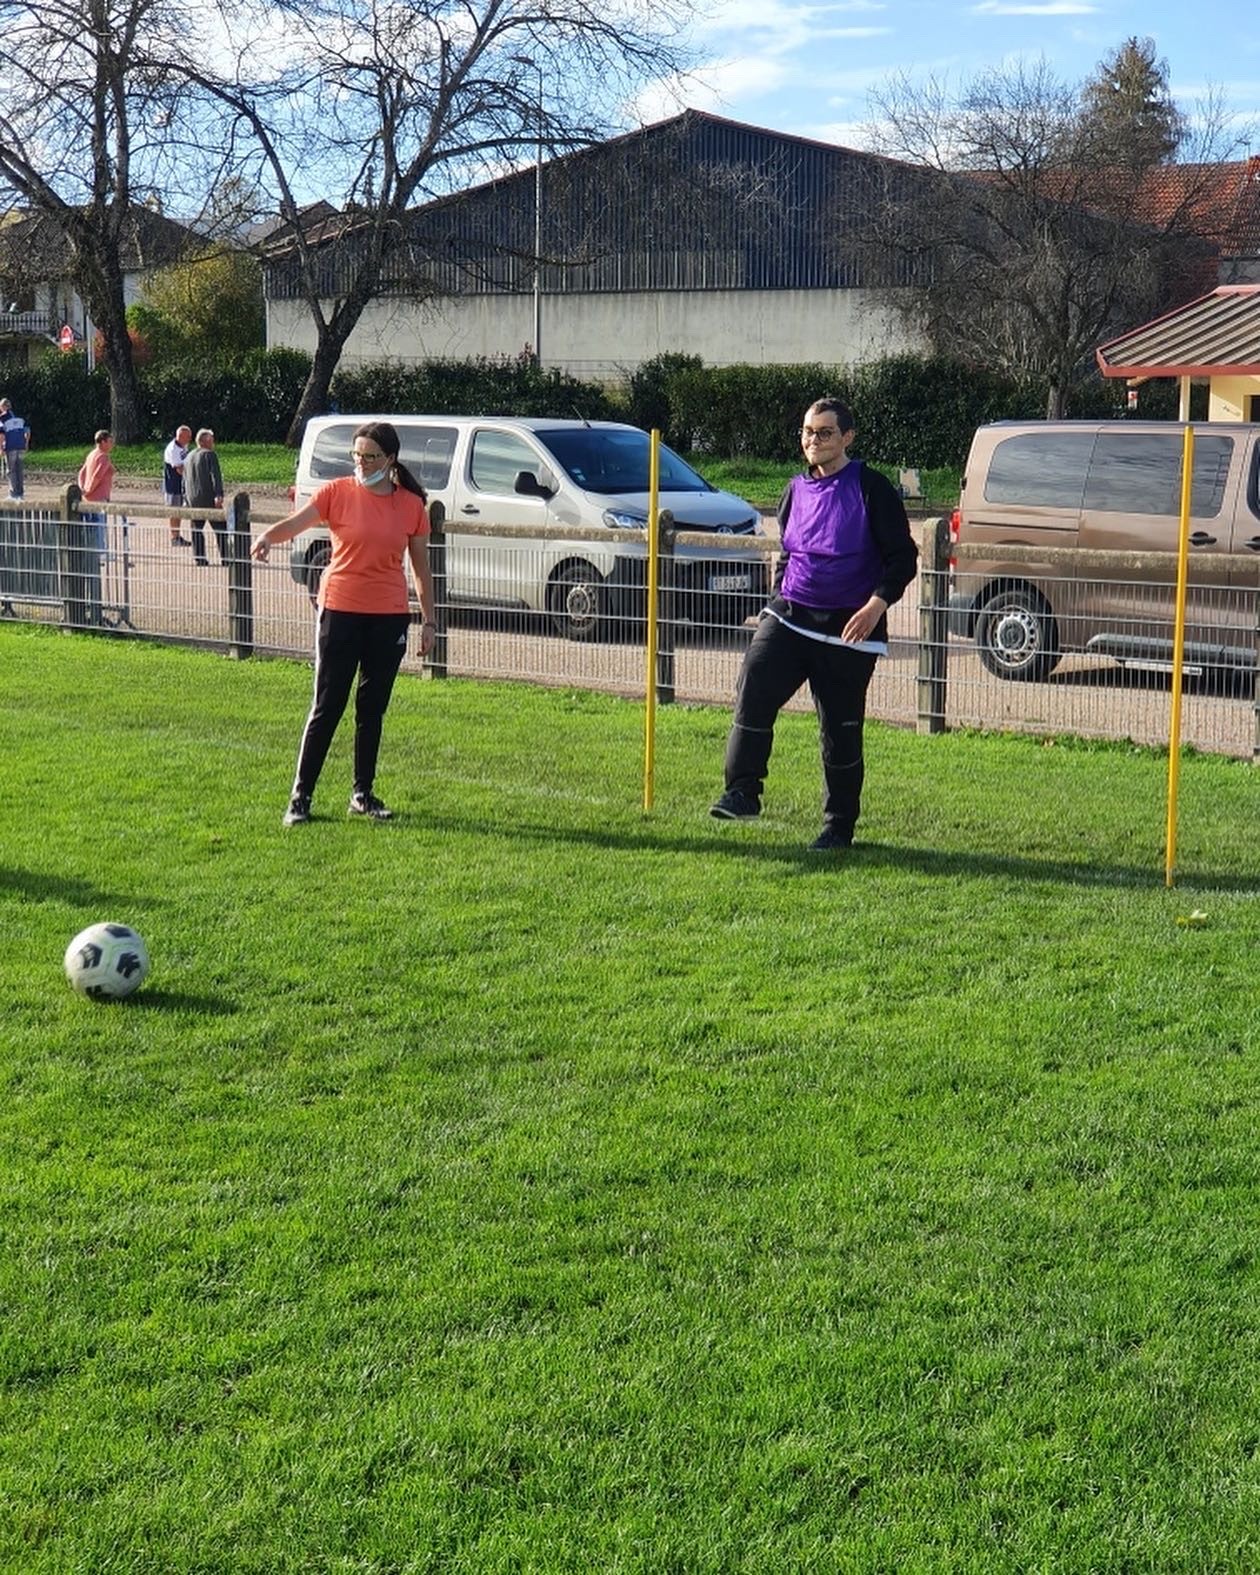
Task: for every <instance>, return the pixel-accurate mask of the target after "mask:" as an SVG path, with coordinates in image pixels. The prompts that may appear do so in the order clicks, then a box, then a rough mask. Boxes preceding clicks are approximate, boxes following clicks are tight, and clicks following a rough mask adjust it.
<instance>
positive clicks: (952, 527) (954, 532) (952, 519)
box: [949, 509, 962, 574]
mask: <svg viewBox="0 0 1260 1575" xmlns="http://www.w3.org/2000/svg"><path fill="white" fill-rule="evenodd" d="M961 529H962V510H961V509H955V510H954V512H953V513H952V514H951V515H950V516H949V539H950V541H951V542H955V541H957V540H958V533H959V531H960V530H961ZM957 567H958V559H957V558H954V557H951V558H950V560H949V572H950V573H951V574H952V573H953V572H954V570H955V569H956V568H957Z"/></svg>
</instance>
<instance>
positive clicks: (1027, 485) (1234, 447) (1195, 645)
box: [949, 421, 1260, 679]
mask: <svg viewBox="0 0 1260 1575" xmlns="http://www.w3.org/2000/svg"><path fill="white" fill-rule="evenodd" d="M1184 434H1185V427H1184V425H1183V424H1181V423H1180V422H1171V421H1037V422H1032V421H1002V422H996V423H994V424H993V425H991V426H985V427H980V428H979V430H978V431H977V432H976V435H975V437H974V439H973V440H972V445H971V453H970V455H969V457H968V460H967V470H966V473H965V475H964V477H963V485H962V498H961V501H960V504H959V511H958V515H957V519H956V539H957V540H958V541H959V542H960V543H961V542H979V543H992V545H993V556H992V558H991V559H989V558H987V557H986V558H985V559H984V560H983V561H977V560H974V559H970V558H969V559H966V560H962V561H960V562H959V563H958V564H957V565H956V569H955V573H954V576H953V581H952V587H951V595H950V601H949V609H950V629H951V632H952V633H955V634H959V635H963V636H966V637H969V638H974V639H975V642H976V646H977V649H978V652H979V656H980V660H981V661H982V662H983V663H984V665H985V667H986V668H988V670H989V671H990V672H992V673H995V674H997V676H998V677H999V678H1012V679H1015V678H1023V679H1041V678H1044V677H1046V675H1047V674H1048V673H1050V672H1051V671H1053V669H1054V668H1055V666H1056V665H1057V664H1058V662H1059V660H1060V658H1061V657H1062V656H1063V655H1064V654H1065V653H1066V652H1069V651H1084V652H1087V653H1089V654H1091V655H1099V656H1109V657H1111V658H1113V659H1114V660H1116V661H1118V662H1122V663H1129V664H1133V665H1141V666H1144V667H1155V668H1165V667H1169V666H1171V662H1172V649H1173V612H1174V601H1175V593H1174V582H1175V578H1176V576H1175V573H1170V571H1169V568H1168V566H1167V564H1166V563H1165V564H1163V565H1150V566H1146V565H1140V564H1138V565H1135V564H1133V563H1129V564H1126V565H1125V566H1123V567H1122V568H1115V567H1111V568H1105V567H1104V568H1094V567H1091V568H1088V569H1079V568H1069V567H1065V566H1063V565H1053V564H1050V563H1048V562H1035V561H1034V562H1030V561H1027V559H1028V554H1027V553H1026V552H1024V553H1021V554H1020V555H1019V556H1020V559H1021V560H1023V561H1018V562H1017V561H1015V560H1014V558H1007V559H1005V560H1004V559H1003V557H1002V553H1001V548H1002V547H1003V546H1016V545H1017V546H1020V547H1023V548H1028V547H1034V548H1035V547H1043V548H1050V547H1092V548H1098V549H1104V550H1109V551H1112V552H1142V553H1155V552H1165V553H1175V552H1176V551H1177V547H1178V535H1179V530H1180V514H1181V462H1182V452H1183V445H1184ZM1258 463H1260V426H1253V425H1249V424H1247V423H1244V422H1237V423H1233V422H1229V423H1227V422H1212V423H1210V424H1204V425H1199V424H1196V425H1195V433H1194V477H1193V483H1192V487H1191V495H1190V542H1189V553H1190V562H1189V569H1190V576H1189V587H1188V592H1187V606H1186V647H1185V662H1186V666H1187V669H1188V670H1191V671H1194V670H1198V671H1203V670H1205V669H1207V668H1221V667H1225V668H1243V667H1247V668H1250V667H1252V666H1254V664H1255V660H1256V629H1255V613H1254V601H1252V602H1251V604H1250V609H1249V610H1248V611H1246V612H1244V611H1243V610H1242V608H1243V604H1244V602H1245V601H1246V598H1245V596H1244V595H1243V594H1242V591H1243V587H1250V588H1251V589H1252V591H1253V592H1254V589H1255V586H1256V583H1257V571H1256V559H1257V557H1258V556H1260V482H1258V476H1257V467H1258ZM1087 576H1088V577H1087Z"/></svg>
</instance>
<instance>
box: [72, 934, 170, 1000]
mask: <svg viewBox="0 0 1260 1575" xmlns="http://www.w3.org/2000/svg"><path fill="white" fill-rule="evenodd" d="M148 972H149V952H148V948H147V947H146V946H145V944H144V941H143V939H142V938H141V937H140V936H139V935H137V934H136V932H135V931H134V930H133V929H132V928H131V927H130V926H129V925H126V924H89V925H88V927H87V929H86V930H81V931H80V932H79V934H78V935H76V936H75V938H74V939H73V940H72V941H71V942H70V944H69V946H67V947H66V978H67V979H69V981H70V983H71V984H72V985H73V986H74V987H75V989H76V990H77V991H78V992H79V994H80V995H86V996H88V997H90V999H92V1000H93V1001H120V1000H121V999H122V998H123V996H126V995H130V994H132V992H133V991H135V990H138V989H139V988H140V986H141V985H142V984H143V983H144V981H145V979H146V977H147V976H148Z"/></svg>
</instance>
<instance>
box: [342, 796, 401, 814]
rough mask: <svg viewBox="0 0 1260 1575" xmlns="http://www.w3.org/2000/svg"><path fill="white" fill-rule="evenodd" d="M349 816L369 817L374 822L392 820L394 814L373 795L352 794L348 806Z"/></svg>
mask: <svg viewBox="0 0 1260 1575" xmlns="http://www.w3.org/2000/svg"><path fill="white" fill-rule="evenodd" d="M346 814H347V815H367V816H368V817H369V818H370V819H372V820H392V819H393V815H394V812H393V810H392V809H387V808H386V807H385V805H384V804H382V803H381V801H380V799H379V798H375V797H373V795H372V794H371V793H352V794H351V795H350V802H349V804H348V805H347V806H346Z"/></svg>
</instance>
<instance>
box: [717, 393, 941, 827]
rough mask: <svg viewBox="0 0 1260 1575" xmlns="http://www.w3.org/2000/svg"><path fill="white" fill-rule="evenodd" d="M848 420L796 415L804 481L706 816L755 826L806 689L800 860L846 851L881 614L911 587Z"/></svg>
mask: <svg viewBox="0 0 1260 1575" xmlns="http://www.w3.org/2000/svg"><path fill="white" fill-rule="evenodd" d="M854 436H855V432H854V423H853V413H852V411H851V410H850V409H849V408H848V406H847V405H845V404H843V403H842V402H841V401H840V400H838V399H818V400H815V401H814V403H813V404H812V405H811V406H810V407H809V409H808V410H807V411H806V412H805V421H804V425H803V426H802V428H801V448H802V449H803V450H804V453H805V461H806V466H807V468H806V470H805V473H804V474H803V475H800V476H795V477H793V479H792V480H791V481H790V482H789V483H788V486H787V488H786V490H785V491H784V493H783V496H782V497H781V498H780V499H779V509H778V513H779V528H780V532H781V537H782V552H781V554H780V558H779V571H778V574H777V575H776V577H775V584H774V594H773V595H772V597H771V599H770V602H769V604H768V605H767V606H766V607H765V609H764V610H763V612H762V615H761V621H760V623H759V624H758V625H757V630H756V633H755V634H754V635H753V638H752V642H751V644H750V645H749V647H748V650H747V652H746V654H745V656H744V662H743V666H742V667H741V669H740V674H739V680H738V682H737V684H736V686H735V716H734V719H733V722H732V725H731V731H730V736H729V738H728V739H727V744H726V790H725V792H724V793H723V794H722V796H721V798H719V799H718V801H717V803H716V804H714V805H713V807H712V809H711V810H710V811H709V813H710V814H711V815H713V816H715V817H716V818H717V819H718V820H754V819H755V818H756V817H757V816H758V815H759V814H760V813H761V794H762V789H763V788H764V786H765V778H766V768H767V766H768V765H769V763H770V750H771V747H772V746H773V744H774V724H775V721H776V720H777V718H778V715H779V712H780V711H781V710H782V709H783V707H784V706H785V705H786V704H787V702H788V701H789V700H790V699H791V698H792V696H793V695H794V694H795V693H796V691H797V690H798V689H799V688H800V687H801V685H802V684H803V683H805V682H807V681H808V683H809V687H810V692H811V693H812V695H813V697H814V709H815V710H816V711H817V713H818V728H819V737H820V743H821V746H822V769H823V827H822V832H821V834H820V835H819V836H818V838H817V839H816V840H815V841H814V842H813V843H811V845H810V848H811V851H812V852H815V853H828V852H831V851H833V850H836V849H841V848H848V847H851V846H852V844H853V831H854V827H855V826H856V825H857V819H858V813H859V810H860V808H861V800H862V782H863V777H864V774H865V766H864V762H863V756H862V727H863V723H864V721H865V718H866V691H867V687H868V686H869V684H870V681H871V675H872V674H873V673H874V671H875V662H876V659H877V658H878V657H879V656H881V655H883V654H884V653H885V652H887V650H888V616H887V614H888V609H889V608H890V607H891V606H892V605H893V603H894V602H897V601H900V599H901V597H902V595H903V594H904V592H905V589H906V587H907V586H908V585H909V584H910V582H911V581H912V580H913V579H914V576H915V570H916V567H917V564H918V557H919V553H918V548H917V547H916V546H915V543H914V537H913V536H912V535H911V533H910V522H909V521H908V520H907V518H906V510H905V505H904V504H903V503H902V501H901V498H900V496H899V495H898V493H897V490H896V488H895V487H894V486H893V484H892V483H891V482H890V481H889V480H888V479H887V478H886V477H884V476H883V475H881V474H880V473H879V471H877V470H872V469H871V468H870V467H869V466H867V465H864V464H863V463H862V461H861V460H858V459H850V458H849V447H850V445H851V444H852V442H853V439H854Z"/></svg>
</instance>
